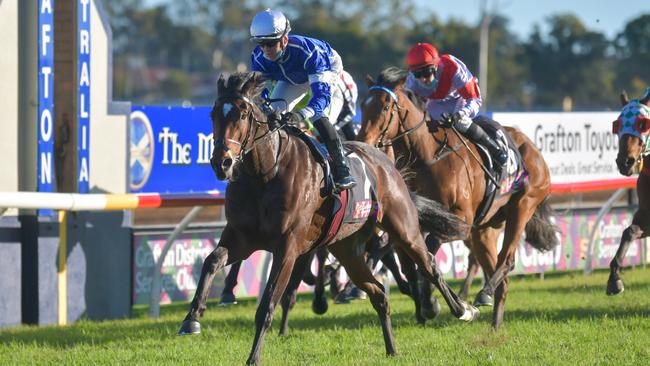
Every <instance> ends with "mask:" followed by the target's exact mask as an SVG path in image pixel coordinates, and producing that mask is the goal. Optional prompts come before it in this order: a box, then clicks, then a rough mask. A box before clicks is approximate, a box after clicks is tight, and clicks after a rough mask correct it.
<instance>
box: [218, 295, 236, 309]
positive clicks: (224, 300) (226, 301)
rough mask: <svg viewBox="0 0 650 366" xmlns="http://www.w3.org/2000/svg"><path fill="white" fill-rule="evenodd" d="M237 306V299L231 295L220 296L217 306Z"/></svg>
mask: <svg viewBox="0 0 650 366" xmlns="http://www.w3.org/2000/svg"><path fill="white" fill-rule="evenodd" d="M228 305H237V297H235V295H234V294H232V293H225V294H221V299H220V300H219V306H228Z"/></svg>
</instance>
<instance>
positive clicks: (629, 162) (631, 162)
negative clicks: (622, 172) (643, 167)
mask: <svg viewBox="0 0 650 366" xmlns="http://www.w3.org/2000/svg"><path fill="white" fill-rule="evenodd" d="M635 162H636V160H635V159H634V158H627V160H626V161H625V165H627V166H632V165H634V163H635Z"/></svg>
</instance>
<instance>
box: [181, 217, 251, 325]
mask: <svg viewBox="0 0 650 366" xmlns="http://www.w3.org/2000/svg"><path fill="white" fill-rule="evenodd" d="M233 241H234V236H233V234H232V231H231V230H230V229H229V228H228V226H226V228H225V229H224V231H223V233H222V235H221V240H220V241H219V245H218V246H217V247H216V248H215V249H214V250H213V251H212V253H210V255H208V256H207V257H206V258H205V260H204V261H203V267H202V268H201V277H200V278H199V283H198V284H197V287H196V292H195V293H194V298H193V299H192V305H191V307H190V311H189V312H188V313H187V315H186V316H185V320H184V321H183V324H182V325H181V328H180V329H179V331H178V334H179V335H185V334H198V333H201V325H200V324H199V318H201V316H203V312H204V311H205V309H206V305H205V302H206V300H207V298H208V295H209V294H210V286H211V285H212V280H213V279H214V276H215V274H216V272H217V271H218V270H219V269H221V268H223V267H225V266H226V265H228V264H231V263H233V262H237V261H240V260H241V259H242V258H243V256H242V255H241V254H239V255H238V254H237V253H230V252H229V250H228V249H227V247H226V245H229V244H230V243H232V242H233ZM222 244H223V245H222ZM249 254H250V253H249Z"/></svg>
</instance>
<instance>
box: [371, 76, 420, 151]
mask: <svg viewBox="0 0 650 366" xmlns="http://www.w3.org/2000/svg"><path fill="white" fill-rule="evenodd" d="M372 90H381V91H384V92H386V93H387V94H388V95H389V96H390V97H391V99H392V103H391V110H390V118H389V120H388V123H387V124H386V127H385V128H384V129H383V130H382V131H381V133H380V134H379V140H378V141H377V143H376V144H375V146H376V147H378V148H383V147H388V146H392V145H393V143H394V142H395V141H397V140H399V139H401V138H404V137H406V136H408V135H410V134H411V133H413V132H415V131H416V130H417V129H418V128H420V127H421V126H422V125H424V124H425V123H426V116H427V114H426V113H423V114H422V121H420V123H418V124H417V125H415V126H414V127H411V128H406V127H405V126H404V122H405V121H406V117H408V113H409V111H408V110H405V109H404V108H402V107H400V105H399V103H398V99H397V94H395V92H394V91H392V90H391V89H389V88H387V87H385V86H382V85H373V86H371V87H370V88H369V89H368V91H372ZM393 107H394V108H393ZM395 110H397V123H398V131H399V128H400V127H401V128H402V129H403V130H404V132H402V133H399V134H397V136H395V137H393V138H392V139H389V140H388V141H387V142H384V138H385V137H386V134H387V133H388V131H389V130H390V127H391V125H392V124H393V117H394V115H395ZM403 111H404V112H405V113H404V114H403V117H402V115H400V112H403Z"/></svg>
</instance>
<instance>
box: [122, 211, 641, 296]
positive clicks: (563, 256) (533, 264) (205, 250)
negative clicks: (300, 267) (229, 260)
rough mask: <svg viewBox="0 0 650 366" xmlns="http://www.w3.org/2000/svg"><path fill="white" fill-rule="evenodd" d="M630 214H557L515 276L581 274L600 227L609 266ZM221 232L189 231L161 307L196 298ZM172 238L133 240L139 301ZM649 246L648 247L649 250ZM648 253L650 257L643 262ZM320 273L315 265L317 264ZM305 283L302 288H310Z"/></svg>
mask: <svg viewBox="0 0 650 366" xmlns="http://www.w3.org/2000/svg"><path fill="white" fill-rule="evenodd" d="M631 220H632V213H631V211H630V210H623V209H618V210H613V211H612V212H611V213H610V214H608V215H606V216H605V217H604V218H603V220H602V221H601V222H598V223H596V211H595V210H589V211H586V210H580V211H573V212H567V213H562V214H556V224H557V225H558V227H559V228H560V232H561V233H562V236H561V238H560V242H561V244H560V245H559V246H558V247H556V248H555V249H554V250H552V251H549V252H546V253H541V252H539V251H537V250H535V249H534V248H532V247H531V246H530V245H528V244H526V243H525V241H523V240H522V241H521V243H520V244H519V248H518V249H517V253H516V263H515V269H514V271H513V273H515V274H521V273H541V272H550V271H567V270H581V269H584V268H585V264H586V260H587V258H589V255H588V253H587V251H588V241H589V235H590V233H591V231H592V229H593V227H594V225H598V230H597V231H596V236H595V240H594V244H593V252H592V255H591V258H592V266H591V268H607V267H608V266H609V262H610V260H611V258H612V257H613V255H614V253H615V252H616V249H617V248H618V244H619V240H620V237H621V233H622V232H623V230H624V229H625V228H626V227H627V226H628V225H629V224H630V222H631ZM219 235H220V230H217V231H201V232H195V233H187V234H184V235H182V236H181V237H180V238H179V239H178V240H176V241H175V243H174V245H173V246H172V248H171V250H170V251H169V252H168V254H167V258H165V262H164V264H163V267H162V275H163V277H162V278H163V281H162V284H163V293H162V296H161V303H169V302H173V301H187V300H191V298H192V296H193V295H194V291H195V290H196V283H197V282H198V279H199V276H200V274H201V267H202V265H203V260H204V259H205V257H207V256H208V255H209V254H210V252H211V251H212V250H214V248H215V246H216V244H217V243H218V240H219ZM166 236H167V234H166V233H158V234H136V235H134V238H133V245H134V246H133V250H134V256H133V258H134V260H133V303H134V304H148V301H149V296H150V289H151V274H152V270H153V264H154V259H155V260H157V259H158V257H159V256H160V252H161V251H162V248H163V246H164V244H165V239H166ZM644 246H645V248H644ZM648 247H649V244H648V242H647V241H636V242H634V243H633V244H632V245H631V246H630V249H629V250H628V253H627V256H626V260H625V265H636V264H640V263H643V262H646V263H647V262H648V260H649V259H650V258H648V256H649V253H648V252H649V250H648ZM468 254H469V251H468V249H467V248H466V247H465V245H464V244H463V242H462V241H455V242H452V243H446V244H443V245H442V247H441V248H440V250H439V251H438V253H437V255H436V261H437V263H438V267H439V269H440V271H441V272H442V273H443V274H444V276H445V277H446V278H463V277H465V274H466V272H467V256H468ZM643 255H645V256H646V258H642V256H643ZM269 256H270V254H268V253H266V252H256V253H254V254H253V255H252V256H251V257H250V258H249V259H248V260H246V261H245V262H244V263H243V265H242V267H241V270H240V272H239V277H238V285H237V287H236V288H235V294H236V295H237V296H240V297H241V296H257V295H258V294H259V291H260V284H261V283H262V282H263V278H264V277H265V276H266V273H264V271H265V270H268V268H269V267H268V263H267V261H269V260H270V257H269ZM228 269H229V267H228V268H225V269H223V270H221V271H219V272H218V273H217V275H216V277H215V280H214V283H213V286H212V292H211V294H210V297H212V298H215V297H218V296H219V294H220V293H221V290H222V289H223V282H224V278H225V276H226V274H227V270H228ZM312 270H313V271H315V267H314V266H312ZM308 289H309V287H307V286H305V285H304V284H303V285H302V287H301V290H303V291H304V290H308Z"/></svg>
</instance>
